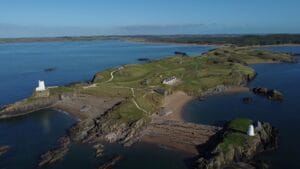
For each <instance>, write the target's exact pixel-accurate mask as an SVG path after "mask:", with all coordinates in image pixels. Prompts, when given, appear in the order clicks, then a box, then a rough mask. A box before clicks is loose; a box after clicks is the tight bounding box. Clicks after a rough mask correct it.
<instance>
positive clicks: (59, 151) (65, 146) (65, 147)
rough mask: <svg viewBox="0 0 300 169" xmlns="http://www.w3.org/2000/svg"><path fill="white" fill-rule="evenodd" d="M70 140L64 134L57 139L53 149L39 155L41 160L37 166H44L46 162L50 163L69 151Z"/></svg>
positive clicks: (61, 157)
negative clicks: (56, 145)
mask: <svg viewBox="0 0 300 169" xmlns="http://www.w3.org/2000/svg"><path fill="white" fill-rule="evenodd" d="M70 143H71V140H70V138H69V137H67V136H64V137H61V138H60V139H59V140H58V147H57V148H56V149H54V150H51V151H48V152H46V153H44V154H42V155H41V161H40V162H39V166H44V165H46V164H52V163H54V162H56V161H59V160H62V159H63V158H64V156H65V155H66V154H67V152H68V151H69V145H70Z"/></svg>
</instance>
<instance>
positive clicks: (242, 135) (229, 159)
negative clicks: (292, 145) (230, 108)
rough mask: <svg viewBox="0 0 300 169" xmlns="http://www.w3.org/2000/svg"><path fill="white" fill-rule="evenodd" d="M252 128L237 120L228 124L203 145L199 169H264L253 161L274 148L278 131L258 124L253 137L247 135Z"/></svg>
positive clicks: (266, 125) (247, 123) (248, 122)
mask: <svg viewBox="0 0 300 169" xmlns="http://www.w3.org/2000/svg"><path fill="white" fill-rule="evenodd" d="M250 124H252V121H251V120H248V119H237V120H233V121H232V122H230V123H228V125H226V126H225V127H224V130H223V131H222V132H220V133H219V135H218V136H216V137H215V138H214V139H211V140H210V141H209V142H207V143H206V147H207V148H206V149H205V150H204V151H203V152H204V153H203V154H202V155H200V158H199V159H198V161H197V164H198V167H197V168H199V169H215V168H239V169H246V168H247V169H248V168H257V166H264V167H267V165H266V164H261V163H258V162H255V161H253V158H254V157H255V156H256V155H257V154H258V153H261V152H264V151H268V150H273V149H275V148H277V138H278V130H277V129H275V128H274V127H272V126H271V125H270V124H269V123H261V122H259V123H258V124H260V126H256V127H255V133H256V134H255V136H248V135H247V134H246V132H247V128H248V126H249V125H250Z"/></svg>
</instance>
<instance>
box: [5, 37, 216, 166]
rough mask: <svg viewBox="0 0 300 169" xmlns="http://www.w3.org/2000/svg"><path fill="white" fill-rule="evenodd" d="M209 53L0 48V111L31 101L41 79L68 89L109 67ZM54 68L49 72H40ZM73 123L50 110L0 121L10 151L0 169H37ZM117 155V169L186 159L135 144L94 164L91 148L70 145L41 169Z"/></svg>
mask: <svg viewBox="0 0 300 169" xmlns="http://www.w3.org/2000/svg"><path fill="white" fill-rule="evenodd" d="M210 49H211V47H200V46H188V45H174V44H143V43H131V42H122V41H89V42H49V43H13V44H0V79H1V82H0V93H1V95H0V106H1V105H5V104H8V103H12V102H15V101H17V100H20V99H23V98H26V97H28V96H30V95H31V93H32V91H33V89H34V88H35V87H36V85H37V84H36V83H37V81H38V80H39V79H41V80H45V81H46V85H66V84H69V83H72V82H77V81H86V80H90V79H91V78H92V77H93V75H94V74H95V73H96V72H98V71H101V70H104V69H107V68H111V67H115V66H119V65H122V64H128V63H138V62H137V59H138V58H140V57H148V58H152V59H157V58H161V57H164V56H170V55H173V53H174V51H184V52H187V53H188V54H190V55H194V54H198V53H202V52H206V51H208V50H210ZM52 67H53V68H55V70H54V71H53V72H45V71H44V69H46V68H52ZM76 121H77V120H76V119H74V118H72V117H71V116H69V115H67V114H63V113H60V112H56V111H52V110H44V111H39V112H36V113H34V114H30V115H27V116H24V117H21V118H16V119H12V120H2V121H0V145H10V146H11V147H12V148H11V151H10V152H9V153H8V154H7V155H5V156H3V157H1V158H0V169H20V168H22V169H23V168H24V169H25V168H26V169H30V168H36V166H37V164H38V159H39V155H40V154H41V153H43V152H45V151H46V150H49V149H51V148H53V146H54V145H55V143H56V140H57V139H58V138H59V137H60V136H62V135H64V134H65V132H66V130H67V129H68V128H70V127H71V126H72V125H73V124H75V123H76ZM115 154H122V155H123V157H124V158H123V159H122V160H121V161H120V163H118V165H117V166H116V168H120V169H126V168H128V169H134V168H137V169H140V168H145V169H148V168H149V169H155V168H156V169H161V168H172V169H182V168H186V160H187V159H188V158H189V157H190V155H188V154H184V153H181V152H176V151H173V150H168V149H164V148H161V147H158V146H156V145H149V144H137V145H134V146H133V147H132V148H130V149H128V148H122V147H121V146H120V145H109V146H108V147H107V148H106V155H105V156H104V157H102V158H99V159H96V158H95V157H94V151H93V149H92V147H91V146H90V145H72V148H71V150H70V152H69V153H68V155H67V156H66V157H65V159H64V160H63V161H61V162H58V163H56V164H54V165H51V166H48V167H44V168H56V169H65V168H73V169H83V168H84V169H93V168H97V166H99V165H100V164H101V163H103V162H104V161H105V160H107V159H109V158H111V157H112V156H113V155H115Z"/></svg>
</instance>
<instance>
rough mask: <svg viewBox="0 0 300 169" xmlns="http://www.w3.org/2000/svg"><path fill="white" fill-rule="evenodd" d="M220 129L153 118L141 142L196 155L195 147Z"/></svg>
mask: <svg viewBox="0 0 300 169" xmlns="http://www.w3.org/2000/svg"><path fill="white" fill-rule="evenodd" d="M220 130H221V128H220V127H216V126H209V125H200V124H194V123H188V122H183V121H175V120H166V119H162V118H159V117H157V118H153V120H152V122H151V123H150V124H149V125H148V128H147V130H145V131H144V134H143V141H145V142H150V143H156V144H161V145H164V146H167V147H170V148H175V149H180V150H183V151H188V152H191V153H197V146H198V145H200V144H204V143H206V142H207V141H208V140H209V139H210V138H211V137H212V136H213V135H215V134H216V133H217V132H218V131H220Z"/></svg>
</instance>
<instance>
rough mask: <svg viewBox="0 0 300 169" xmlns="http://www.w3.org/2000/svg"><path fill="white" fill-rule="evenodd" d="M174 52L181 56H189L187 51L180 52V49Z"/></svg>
mask: <svg viewBox="0 0 300 169" xmlns="http://www.w3.org/2000/svg"><path fill="white" fill-rule="evenodd" d="M174 54H175V55H181V56H188V55H187V54H186V53H185V52H179V51H175V52H174Z"/></svg>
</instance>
